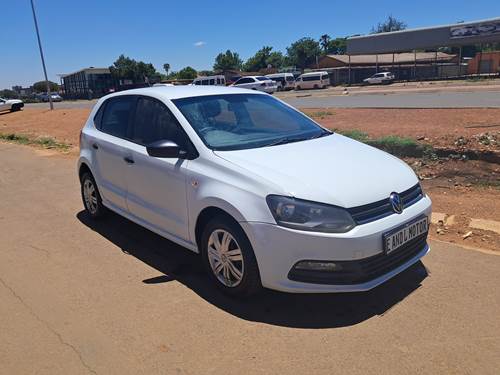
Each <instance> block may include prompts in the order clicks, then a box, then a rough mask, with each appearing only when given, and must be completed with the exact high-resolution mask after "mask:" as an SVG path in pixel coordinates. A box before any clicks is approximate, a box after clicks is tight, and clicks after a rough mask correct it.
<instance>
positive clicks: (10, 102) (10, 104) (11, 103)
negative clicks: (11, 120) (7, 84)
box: [0, 98, 24, 112]
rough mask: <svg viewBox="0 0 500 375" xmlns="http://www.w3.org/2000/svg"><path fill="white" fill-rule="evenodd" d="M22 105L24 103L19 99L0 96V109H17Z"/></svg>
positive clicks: (12, 110) (13, 110)
mask: <svg viewBox="0 0 500 375" xmlns="http://www.w3.org/2000/svg"><path fill="white" fill-rule="evenodd" d="M23 107H24V103H23V101H22V100H19V99H4V98H0V111H11V112H15V111H19V110H20V109H21V108H23Z"/></svg>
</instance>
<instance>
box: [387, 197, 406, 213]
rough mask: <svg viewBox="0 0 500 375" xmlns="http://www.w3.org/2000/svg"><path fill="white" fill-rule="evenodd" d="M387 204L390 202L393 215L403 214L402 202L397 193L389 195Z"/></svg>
mask: <svg viewBox="0 0 500 375" xmlns="http://www.w3.org/2000/svg"><path fill="white" fill-rule="evenodd" d="M389 202H391V207H392V210H393V211H394V212H395V213H397V214H400V213H401V212H403V201H402V200H401V197H400V196H399V194H398V193H391V195H389Z"/></svg>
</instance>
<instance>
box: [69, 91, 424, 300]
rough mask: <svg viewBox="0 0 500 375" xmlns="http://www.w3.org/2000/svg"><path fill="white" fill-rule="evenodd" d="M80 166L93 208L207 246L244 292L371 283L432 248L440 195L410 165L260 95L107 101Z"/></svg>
mask: <svg viewBox="0 0 500 375" xmlns="http://www.w3.org/2000/svg"><path fill="white" fill-rule="evenodd" d="M78 174H79V178H80V181H81V193H82V198H83V203H84V205H85V208H86V211H87V212H88V214H89V215H90V216H91V217H93V218H99V217H101V216H102V215H103V214H104V213H105V212H106V208H108V209H111V210H112V211H115V212H117V213H118V214H120V215H123V216H125V217H126V218H128V219H130V220H132V221H134V222H135V223H137V224H139V225H142V226H144V227H146V228H148V229H150V230H151V231H153V232H156V233H158V234H160V235H161V236H164V237H165V238H167V239H170V240H171V241H173V242H176V243H178V244H180V245H182V246H184V247H186V248H188V249H190V250H192V251H194V252H196V253H200V254H201V257H202V260H203V262H204V264H205V266H206V268H207V271H208V273H209V275H210V277H211V278H212V279H213V280H214V282H215V284H217V285H218V286H219V287H220V288H222V289H223V290H224V291H225V292H228V293H231V294H235V295H246V294H250V293H253V292H256V291H258V290H259V289H260V288H261V286H264V287H266V288H270V289H276V290H280V291H286V292H351V291H364V290H368V289H371V288H373V287H375V286H377V285H379V284H381V283H383V282H384V281H386V280H388V279H389V278H391V277H393V276H394V275H396V274H397V273H399V272H401V271H403V270H404V269H406V268H408V267H409V266H410V265H412V264H414V263H415V262H417V261H418V260H419V259H420V258H421V257H423V256H424V255H425V254H426V253H427V252H428V251H429V246H428V245H427V232H428V227H429V216H430V214H431V201H430V199H429V197H428V196H427V195H425V194H424V192H423V191H422V189H421V186H420V184H419V182H418V179H417V177H416V176H415V173H413V171H412V170H411V168H410V167H408V166H407V165H406V164H405V163H404V162H402V161H401V160H399V159H397V158H395V157H394V156H391V155H389V154H387V153H385V152H382V151H379V150H377V149H375V148H373V147H370V146H367V145H365V144H362V143H359V142H357V141H355V140H352V139H350V138H346V137H344V136H342V135H339V134H336V133H332V132H330V131H328V130H326V129H324V128H322V127H321V126H319V125H318V124H317V123H315V122H314V121H313V120H311V119H310V118H308V117H307V116H305V115H304V114H303V113H301V112H299V111H297V110H295V109H294V108H292V107H290V106H289V105H287V104H285V103H283V102H282V101H280V100H278V99H276V98H274V97H272V96H270V95H267V94H263V93H259V92H257V91H248V90H242V89H235V88H227V87H215V86H178V87H152V88H144V89H136V90H128V91H122V92H119V93H115V94H111V95H108V96H106V97H103V98H101V99H100V100H99V101H98V102H97V104H96V105H95V107H94V109H93V110H92V112H91V114H90V117H89V119H88V120H87V122H86V124H85V126H84V127H83V129H82V132H81V137H80V157H79V160H78Z"/></svg>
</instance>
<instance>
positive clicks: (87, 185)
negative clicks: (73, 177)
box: [80, 172, 106, 219]
mask: <svg viewBox="0 0 500 375" xmlns="http://www.w3.org/2000/svg"><path fill="white" fill-rule="evenodd" d="M80 183H81V193H82V201H83V206H84V207H85V210H86V211H87V213H88V214H89V215H90V216H91V217H92V218H93V219H98V218H101V217H102V216H104V214H105V213H106V207H104V205H103V204H102V198H101V194H99V190H98V189H97V184H96V182H95V180H94V177H93V176H92V174H90V173H89V172H85V173H84V174H83V175H82V178H81V180H80Z"/></svg>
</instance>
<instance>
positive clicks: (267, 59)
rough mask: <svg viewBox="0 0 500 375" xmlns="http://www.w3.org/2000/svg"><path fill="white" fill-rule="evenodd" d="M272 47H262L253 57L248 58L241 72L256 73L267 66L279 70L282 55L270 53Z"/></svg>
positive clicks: (275, 52)
mask: <svg viewBox="0 0 500 375" xmlns="http://www.w3.org/2000/svg"><path fill="white" fill-rule="evenodd" d="M272 49H273V47H269V46H264V47H262V48H261V49H260V50H258V51H257V52H256V53H255V55H253V56H252V57H250V58H249V59H248V60H247V61H246V63H245V64H244V65H243V70H245V71H247V72H258V71H259V70H261V69H265V68H267V67H268V66H272V67H274V68H279V67H281V66H282V65H283V54H282V53H281V52H277V51H274V52H273V51H272Z"/></svg>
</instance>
